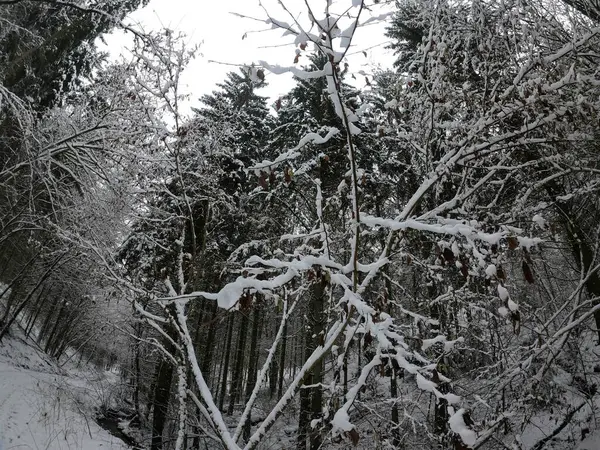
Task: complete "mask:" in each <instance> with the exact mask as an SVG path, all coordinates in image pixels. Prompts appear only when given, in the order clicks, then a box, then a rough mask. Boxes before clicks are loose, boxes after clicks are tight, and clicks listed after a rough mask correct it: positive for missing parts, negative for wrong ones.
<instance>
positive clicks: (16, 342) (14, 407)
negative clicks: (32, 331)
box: [0, 327, 129, 450]
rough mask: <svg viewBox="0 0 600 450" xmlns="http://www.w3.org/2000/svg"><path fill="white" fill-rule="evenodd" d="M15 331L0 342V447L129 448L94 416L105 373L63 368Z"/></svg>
mask: <svg viewBox="0 0 600 450" xmlns="http://www.w3.org/2000/svg"><path fill="white" fill-rule="evenodd" d="M15 328H16V327H15ZM15 334H16V335H15ZM15 334H13V336H8V337H6V338H5V339H4V341H3V342H2V343H0V450H12V449H15V450H16V449H18V450H27V449H34V450H39V449H45V450H54V449H56V450H63V449H73V450H75V449H76V450H94V449H127V448H129V447H127V446H126V445H125V444H124V443H123V442H122V441H121V440H119V439H117V438H116V437H113V436H112V435H110V434H109V433H108V432H107V431H105V430H104V429H102V428H100V426H99V425H98V424H97V423H96V422H94V420H93V417H94V410H93V407H94V403H95V402H97V399H98V390H99V389H100V388H99V386H101V385H102V384H101V383H98V381H100V380H102V379H103V378H104V376H105V374H98V373H93V372H87V373H85V374H84V373H82V372H81V371H78V372H76V371H75V369H74V368H71V369H67V370H65V369H60V368H58V367H57V366H56V365H55V364H54V363H53V362H52V361H51V360H50V359H49V358H48V357H46V356H45V355H44V354H43V353H42V352H41V351H38V350H37V349H35V347H34V345H35V344H33V343H32V342H26V341H25V339H24V338H23V336H22V335H20V334H19V333H18V332H17V333H15ZM82 375H84V376H82Z"/></svg>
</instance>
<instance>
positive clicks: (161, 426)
mask: <svg viewBox="0 0 600 450" xmlns="http://www.w3.org/2000/svg"><path fill="white" fill-rule="evenodd" d="M170 312H171V316H172V317H176V314H174V311H173V308H172V307H171V309H170ZM165 331H166V332H167V334H168V336H169V337H170V338H171V339H172V340H173V341H174V342H177V340H178V337H177V330H176V329H175V326H174V325H173V324H171V323H169V324H168V325H167V326H166V327H165ZM163 346H164V348H165V349H166V351H167V352H169V353H170V354H171V355H174V352H175V349H174V348H173V345H172V344H171V343H170V342H169V340H168V339H164V340H163ZM173 373H174V368H173V365H172V363H171V361H169V360H168V359H167V358H166V357H163V358H162V359H161V360H160V362H159V363H158V368H157V371H156V384H155V390H154V398H153V401H152V408H153V416H152V440H151V443H150V450H162V448H163V433H164V430H165V424H166V422H167V412H168V410H169V399H170V395H171V384H172V383H173Z"/></svg>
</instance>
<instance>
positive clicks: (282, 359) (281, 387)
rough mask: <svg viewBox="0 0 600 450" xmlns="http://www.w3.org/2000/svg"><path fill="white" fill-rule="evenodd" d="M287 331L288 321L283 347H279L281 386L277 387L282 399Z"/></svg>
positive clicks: (282, 341)
mask: <svg viewBox="0 0 600 450" xmlns="http://www.w3.org/2000/svg"><path fill="white" fill-rule="evenodd" d="M287 330H288V322H287V321H286V322H285V324H284V325H283V333H282V336H281V345H280V346H279V351H280V354H279V375H278V378H279V380H278V381H279V384H278V386H277V397H278V398H281V396H282V395H283V379H284V376H285V350H286V347H287Z"/></svg>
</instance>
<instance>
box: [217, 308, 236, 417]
mask: <svg viewBox="0 0 600 450" xmlns="http://www.w3.org/2000/svg"><path fill="white" fill-rule="evenodd" d="M234 317H235V316H234V315H233V314H231V315H230V316H229V320H228V321H227V342H226V344H225V351H224V352H223V357H224V358H225V361H224V362H223V364H222V365H223V370H222V375H221V392H219V410H221V411H223V404H224V403H225V394H226V392H227V378H228V377H229V361H230V359H231V358H230V353H231V337H232V335H233V323H234V322H233V321H234Z"/></svg>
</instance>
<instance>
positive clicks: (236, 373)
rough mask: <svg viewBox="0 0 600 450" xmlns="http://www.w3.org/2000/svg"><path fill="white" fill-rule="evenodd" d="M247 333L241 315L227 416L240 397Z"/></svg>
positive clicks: (246, 324) (243, 316)
mask: <svg viewBox="0 0 600 450" xmlns="http://www.w3.org/2000/svg"><path fill="white" fill-rule="evenodd" d="M247 332H248V317H247V316H246V314H244V313H241V319H240V329H239V331H238V343H237V348H236V356H235V368H234V370H233V374H232V376H231V384H230V386H231V387H230V389H229V407H228V408H227V414H229V415H231V414H233V407H234V405H235V402H236V401H237V400H238V399H239V397H240V392H241V387H242V381H243V378H244V347H245V346H246V333H247Z"/></svg>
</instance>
